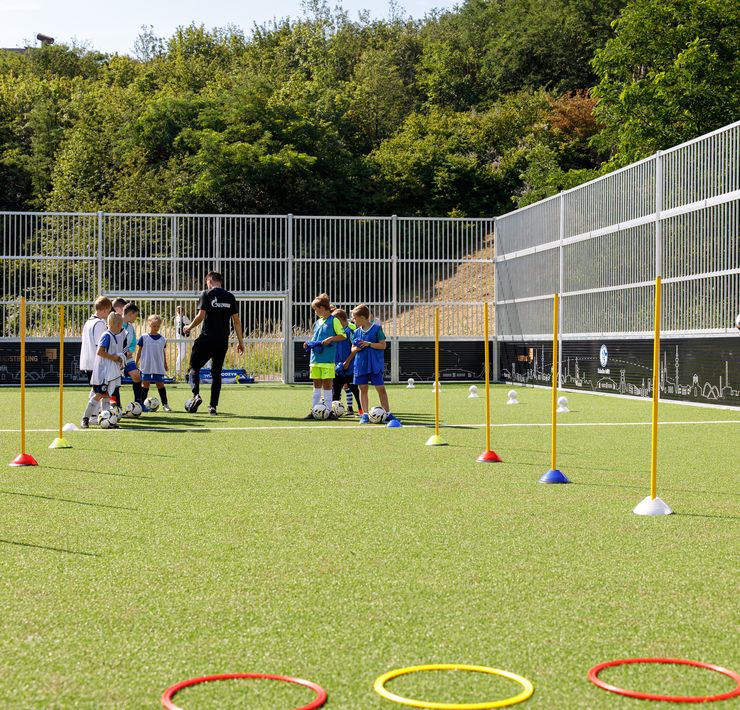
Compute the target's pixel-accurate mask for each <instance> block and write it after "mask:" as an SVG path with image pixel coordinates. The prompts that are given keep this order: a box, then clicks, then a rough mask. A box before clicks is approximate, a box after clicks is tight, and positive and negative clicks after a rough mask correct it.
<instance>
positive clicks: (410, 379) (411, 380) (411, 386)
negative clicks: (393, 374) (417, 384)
mask: <svg viewBox="0 0 740 710" xmlns="http://www.w3.org/2000/svg"><path fill="white" fill-rule="evenodd" d="M406 389H407V390H412V389H414V378H413V377H409V383H408V384H407V385H406Z"/></svg>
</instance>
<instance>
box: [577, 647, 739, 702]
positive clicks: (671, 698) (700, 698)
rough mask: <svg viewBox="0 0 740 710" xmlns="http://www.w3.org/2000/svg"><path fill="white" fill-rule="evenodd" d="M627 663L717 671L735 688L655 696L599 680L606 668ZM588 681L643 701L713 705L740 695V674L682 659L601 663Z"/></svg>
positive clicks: (589, 676) (592, 670)
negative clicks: (699, 693) (691, 667)
mask: <svg viewBox="0 0 740 710" xmlns="http://www.w3.org/2000/svg"><path fill="white" fill-rule="evenodd" d="M627 663H675V664H677V665H682V666H696V667H697V668H707V669H708V670H710V671H715V672H717V673H721V674H722V675H726V676H727V677H728V678H732V680H734V681H735V683H736V685H735V687H734V688H733V689H732V690H731V691H729V692H728V693H720V694H719V695H687V696H680V695H653V694H652V693H640V692H638V691H636V690H626V689H625V688H619V687H617V686H616V685H610V684H609V683H605V682H604V681H603V680H599V673H601V671H603V670H604V668H610V667H611V666H623V665H626V664H627ZM588 679H589V680H590V681H591V682H592V683H593V684H594V685H596V686H598V687H599V688H602V689H603V690H608V691H610V692H611V693H617V694H618V695H626V696H627V697H629V698H640V699H641V700H664V701H666V702H669V703H711V702H713V701H715V700H728V699H729V698H734V697H736V696H738V695H740V674H738V673H735V671H730V670H728V669H727V668H722V667H720V666H715V665H712V664H711V663H702V662H701V661H687V660H684V659H682V658H622V659H621V660H618V661H607V662H606V663H599V665H598V666H594V667H593V668H592V669H591V670H590V671H589V672H588Z"/></svg>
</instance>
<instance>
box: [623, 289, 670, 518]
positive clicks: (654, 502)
mask: <svg viewBox="0 0 740 710" xmlns="http://www.w3.org/2000/svg"><path fill="white" fill-rule="evenodd" d="M661 283H662V280H661V277H660V276H656V277H655V313H654V318H655V335H654V336H653V407H652V409H653V416H652V432H651V441H650V495H649V496H648V497H647V498H643V500H641V501H640V502H639V503H638V504H637V505H636V506H635V508H634V509H633V511H632V512H633V513H635V515H670V514H671V513H673V511H672V510H671V507H670V506H669V505H668V504H667V503H666V502H665V501H663V500H661V499H660V498H658V402H659V400H660V307H661V302H660V301H661V298H660V292H661Z"/></svg>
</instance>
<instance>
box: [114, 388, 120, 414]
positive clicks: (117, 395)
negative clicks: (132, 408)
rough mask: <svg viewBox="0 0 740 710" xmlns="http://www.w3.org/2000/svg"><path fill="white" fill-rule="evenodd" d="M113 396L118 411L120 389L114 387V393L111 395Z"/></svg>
mask: <svg viewBox="0 0 740 710" xmlns="http://www.w3.org/2000/svg"><path fill="white" fill-rule="evenodd" d="M113 396H114V397H115V400H116V406H117V407H118V408H119V409H120V408H121V388H120V387H116V391H115V392H114V393H113Z"/></svg>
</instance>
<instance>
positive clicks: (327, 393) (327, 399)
mask: <svg viewBox="0 0 740 710" xmlns="http://www.w3.org/2000/svg"><path fill="white" fill-rule="evenodd" d="M333 393H334V392H333V390H331V389H328V390H324V404H325V405H326V406H327V407H329V408H331V396H332V394H333Z"/></svg>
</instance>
